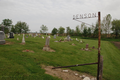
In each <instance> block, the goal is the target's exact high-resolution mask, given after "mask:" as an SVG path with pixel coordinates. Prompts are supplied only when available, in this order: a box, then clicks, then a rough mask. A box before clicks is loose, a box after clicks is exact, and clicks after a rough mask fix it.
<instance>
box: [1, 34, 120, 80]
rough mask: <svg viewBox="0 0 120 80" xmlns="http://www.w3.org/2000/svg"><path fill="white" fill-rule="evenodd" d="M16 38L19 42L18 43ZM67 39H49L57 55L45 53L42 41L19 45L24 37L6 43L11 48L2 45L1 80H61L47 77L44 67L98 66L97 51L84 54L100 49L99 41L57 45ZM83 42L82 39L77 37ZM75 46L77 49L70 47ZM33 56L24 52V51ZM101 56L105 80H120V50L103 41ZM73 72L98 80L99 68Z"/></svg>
mask: <svg viewBox="0 0 120 80" xmlns="http://www.w3.org/2000/svg"><path fill="white" fill-rule="evenodd" d="M17 37H18V38H19V41H17ZM61 38H65V37H57V38H56V39H53V36H51V38H50V48H52V49H54V50H55V51H56V52H46V51H43V50H42V49H43V46H44V45H45V39H42V38H41V37H36V38H34V37H28V38H25V41H26V44H25V45H22V44H20V43H21V41H22V36H15V38H14V39H5V40H6V42H7V43H8V44H6V45H0V80H5V79H7V80H21V79H26V80H60V79H59V78H57V77H52V76H50V75H47V74H45V70H44V69H42V68H41V64H44V65H51V66H55V67H56V66H67V65H75V64H84V63H92V62H97V54H98V51H97V50H93V49H91V51H82V50H81V48H85V46H86V44H89V47H93V46H95V48H97V47H98V40H92V39H82V40H83V41H84V43H79V42H77V41H76V40H75V37H74V38H72V39H73V41H69V42H54V41H55V40H60V39H61ZM78 39H79V40H80V37H78ZM72 43H74V44H75V46H72V45H71V44H72ZM26 49H28V50H32V51H34V53H32V52H22V51H23V50H26ZM101 55H102V56H103V59H104V62H103V80H120V76H119V75H120V71H119V68H120V62H119V61H120V49H118V48H117V47H115V46H114V45H113V44H112V43H111V42H110V41H104V40H102V41H101ZM70 69H72V70H76V71H79V72H83V73H88V74H90V75H93V76H96V74H97V65H89V66H79V67H71V68H70Z"/></svg>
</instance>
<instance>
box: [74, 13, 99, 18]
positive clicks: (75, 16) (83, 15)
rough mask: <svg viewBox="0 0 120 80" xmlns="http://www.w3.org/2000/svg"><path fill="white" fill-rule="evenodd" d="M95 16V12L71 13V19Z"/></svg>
mask: <svg viewBox="0 0 120 80" xmlns="http://www.w3.org/2000/svg"><path fill="white" fill-rule="evenodd" d="M95 17H97V16H96V13H89V14H86V13H85V14H77V15H73V19H86V18H95Z"/></svg>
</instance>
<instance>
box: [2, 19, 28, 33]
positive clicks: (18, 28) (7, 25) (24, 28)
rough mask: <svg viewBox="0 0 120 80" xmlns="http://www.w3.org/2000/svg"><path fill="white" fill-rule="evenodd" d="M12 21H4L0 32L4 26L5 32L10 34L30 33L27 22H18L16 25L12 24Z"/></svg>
mask: <svg viewBox="0 0 120 80" xmlns="http://www.w3.org/2000/svg"><path fill="white" fill-rule="evenodd" d="M12 23H13V22H12V20H10V19H4V20H3V21H2V23H1V24H0V30H1V29H2V27H3V26H2V25H4V32H5V33H9V32H13V33H27V32H28V31H30V29H29V26H28V25H27V23H26V22H21V21H18V22H17V23H16V24H15V25H13V24H12Z"/></svg>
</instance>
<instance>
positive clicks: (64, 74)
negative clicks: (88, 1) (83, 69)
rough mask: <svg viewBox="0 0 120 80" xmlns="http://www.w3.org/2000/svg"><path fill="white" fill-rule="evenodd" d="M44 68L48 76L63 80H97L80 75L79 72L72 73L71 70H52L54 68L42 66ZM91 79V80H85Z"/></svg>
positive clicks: (89, 76) (83, 74)
mask: <svg viewBox="0 0 120 80" xmlns="http://www.w3.org/2000/svg"><path fill="white" fill-rule="evenodd" d="M42 68H43V69H45V70H46V72H45V73H46V74H49V75H52V76H55V77H58V78H61V79H62V80H96V78H95V77H94V76H91V75H88V74H86V73H79V72H77V71H72V70H70V69H67V70H63V69H61V68H59V69H52V68H53V66H45V65H42ZM85 78H89V79H85Z"/></svg>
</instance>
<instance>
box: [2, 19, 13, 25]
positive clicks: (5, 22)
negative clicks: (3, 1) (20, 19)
mask: <svg viewBox="0 0 120 80" xmlns="http://www.w3.org/2000/svg"><path fill="white" fill-rule="evenodd" d="M2 24H3V25H5V26H11V25H12V20H10V19H4V20H3V22H2Z"/></svg>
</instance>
